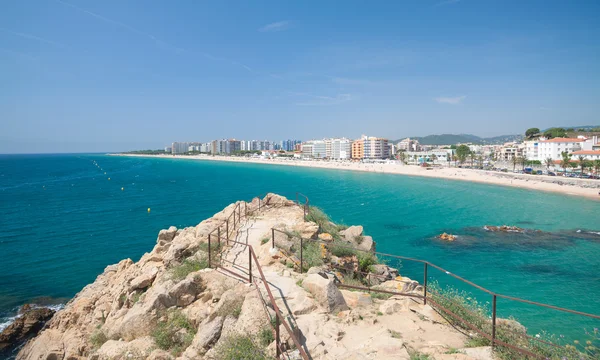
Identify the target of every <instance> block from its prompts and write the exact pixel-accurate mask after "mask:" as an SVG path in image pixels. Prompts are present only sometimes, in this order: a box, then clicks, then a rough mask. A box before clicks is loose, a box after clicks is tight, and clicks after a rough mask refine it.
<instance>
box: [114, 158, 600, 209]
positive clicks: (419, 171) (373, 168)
mask: <svg viewBox="0 0 600 360" xmlns="http://www.w3.org/2000/svg"><path fill="white" fill-rule="evenodd" d="M110 155H117V156H131V157H150V158H152V157H154V158H156V157H160V158H167V159H188V160H201V161H230V162H241V163H255V164H271V165H283V166H303V167H311V168H323V169H337V170H349V171H366V172H376V173H384V174H398V175H409V176H423V177H432V178H441V179H451V180H461V181H472V182H479V183H485V184H493V185H500V186H511V187H516V188H522V189H530V190H540V191H549V192H555V193H561V194H564V195H575V196H584V197H587V198H590V199H594V200H600V195H599V192H600V180H590V179H571V178H564V177H558V176H545V175H526V174H514V173H501V172H495V171H485V170H472V169H461V168H453V167H450V168H448V167H439V168H433V169H429V170H428V169H426V168H423V167H419V166H415V165H403V164H400V163H384V164H367V163H360V162H349V161H346V162H342V161H325V160H319V161H317V160H288V159H259V158H246V157H237V156H209V155H193V156H188V155H138V154H110Z"/></svg>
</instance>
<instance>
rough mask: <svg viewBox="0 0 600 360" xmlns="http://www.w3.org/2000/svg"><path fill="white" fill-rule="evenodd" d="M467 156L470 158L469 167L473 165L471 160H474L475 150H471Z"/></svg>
mask: <svg viewBox="0 0 600 360" xmlns="http://www.w3.org/2000/svg"><path fill="white" fill-rule="evenodd" d="M469 157H470V158H471V168H472V167H473V160H475V151H471V152H470V153H469Z"/></svg>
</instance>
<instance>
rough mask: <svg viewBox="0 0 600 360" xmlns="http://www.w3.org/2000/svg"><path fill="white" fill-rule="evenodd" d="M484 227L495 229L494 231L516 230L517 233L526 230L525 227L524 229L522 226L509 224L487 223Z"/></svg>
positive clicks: (490, 229)
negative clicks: (493, 224) (495, 224)
mask: <svg viewBox="0 0 600 360" xmlns="http://www.w3.org/2000/svg"><path fill="white" fill-rule="evenodd" d="M483 228H484V229H485V230H487V231H494V232H516V233H523V232H525V229H523V228H520V227H518V226H508V225H501V226H491V225H485V226H484V227H483Z"/></svg>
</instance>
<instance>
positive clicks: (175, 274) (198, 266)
mask: <svg viewBox="0 0 600 360" xmlns="http://www.w3.org/2000/svg"><path fill="white" fill-rule="evenodd" d="M207 267H208V259H205V258H202V259H200V260H197V259H185V260H184V261H183V262H182V263H181V265H178V266H175V267H174V268H172V269H171V277H172V278H173V279H174V280H183V279H185V277H186V276H187V275H188V274H190V273H193V272H196V271H199V270H202V269H206V268H207Z"/></svg>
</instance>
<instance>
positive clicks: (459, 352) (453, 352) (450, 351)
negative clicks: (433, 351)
mask: <svg viewBox="0 0 600 360" xmlns="http://www.w3.org/2000/svg"><path fill="white" fill-rule="evenodd" d="M462 353H463V352H462V351H460V350H458V349H456V348H450V349H448V350H446V352H445V353H444V354H462Z"/></svg>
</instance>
